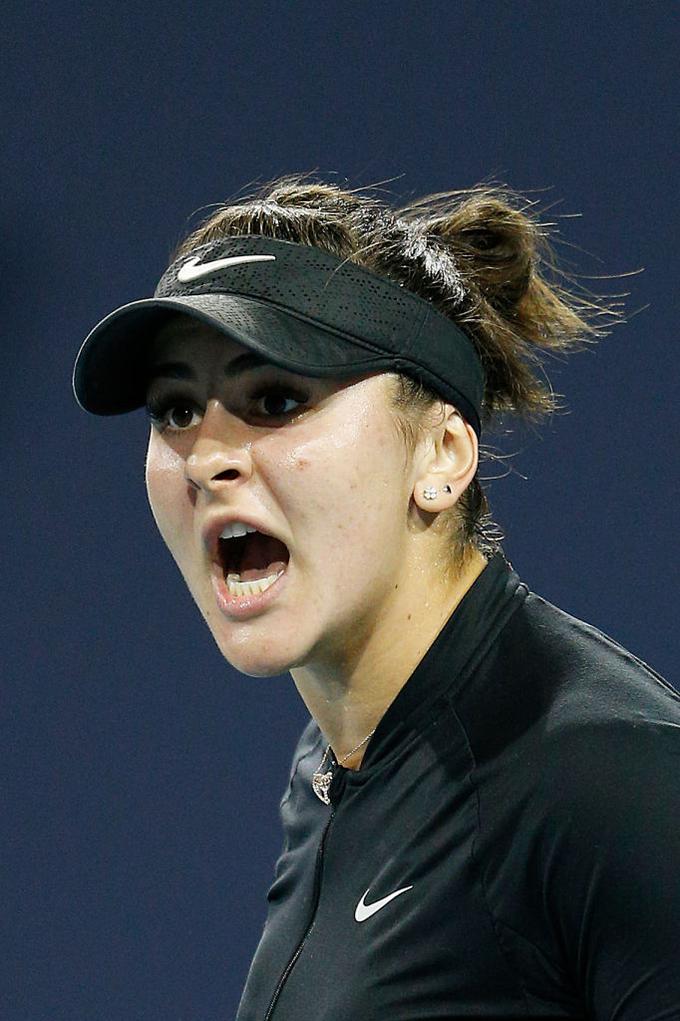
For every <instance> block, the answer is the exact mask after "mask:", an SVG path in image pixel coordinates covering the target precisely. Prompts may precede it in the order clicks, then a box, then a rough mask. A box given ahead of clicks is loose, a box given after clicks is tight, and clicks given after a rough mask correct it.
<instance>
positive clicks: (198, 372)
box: [146, 318, 414, 676]
mask: <svg viewBox="0 0 680 1021" xmlns="http://www.w3.org/2000/svg"><path fill="white" fill-rule="evenodd" d="M246 351H247V349H246V348H245V347H243V346H242V345H240V344H238V343H237V342H236V341H233V340H231V339H229V338H227V337H225V336H223V335H222V334H221V333H219V332H218V331H216V330H213V329H211V328H210V327H207V326H204V325H203V324H200V323H198V322H195V321H193V320H190V319H188V318H178V319H174V320H171V321H169V323H168V324H166V325H165V326H164V327H163V329H162V330H161V331H160V332H159V333H158V335H157V336H156V338H155V339H154V342H153V347H152V356H151V372H150V376H149V386H148V391H147V399H148V400H151V401H152V402H153V403H154V404H155V405H156V406H157V402H158V401H165V399H169V400H168V405H167V409H166V411H165V412H164V414H163V419H164V421H163V422H162V423H161V424H159V425H156V424H152V426H151V433H150V437H149V446H148V452H147V460H146V484H147V491H148V496H149V502H150V504H151V509H152V512H153V516H154V518H155V520H156V523H157V525H158V528H159V530H160V533H161V535H162V537H163V539H164V540H165V543H166V544H167V546H168V549H169V550H170V552H171V554H172V556H173V557H174V559H175V561H176V563H177V566H178V567H179V569H180V571H181V573H182V575H183V577H184V580H185V581H186V584H187V586H188V587H189V590H190V592H191V594H192V596H193V598H194V600H195V602H196V604H197V606H198V608H199V610H200V611H201V614H202V615H203V617H204V619H205V621H206V623H207V624H208V627H209V628H210V630H211V632H212V634H213V637H214V638H215V641H216V642H217V645H218V647H219V648H220V650H221V652H222V653H223V655H224V656H225V658H226V659H227V660H228V661H229V663H231V664H232V665H233V666H234V667H236V669H238V670H239V671H241V672H242V673H245V674H249V675H251V676H273V675H278V674H282V673H285V672H286V671H288V670H290V669H291V668H292V667H295V666H304V665H307V666H312V667H313V666H314V665H315V664H318V665H319V666H321V667H322V668H323V669H328V668H331V669H334V668H337V669H338V670H341V669H342V657H343V655H345V654H346V650H347V649H349V648H350V647H351V646H352V645H353V643H354V642H356V641H358V640H360V639H361V635H362V632H364V631H366V632H368V631H370V629H373V628H374V627H375V626H376V624H379V622H380V621H381V619H382V618H383V616H384V611H385V606H386V605H387V604H388V602H389V598H390V594H391V593H393V592H394V588H395V586H399V585H400V584H402V583H403V584H407V580H408V572H409V571H413V569H414V565H413V561H412V558H411V554H410V548H409V547H410V543H409V530H408V527H407V514H408V507H409V498H410V493H411V489H412V480H411V479H410V478H409V476H408V470H407V471H406V472H405V470H404V450H403V445H402V443H401V441H400V438H399V436H398V433H397V432H396V429H395V425H394V418H393V415H392V413H391V412H390V410H389V407H388V403H387V386H388V381H389V376H388V375H387V374H384V373H372V374H370V375H364V376H361V377H358V378H355V379H353V380H350V381H349V382H348V381H347V380H337V379H331V380H322V379H314V378H312V377H305V376H298V375H297V374H295V373H292V372H289V371H287V370H284V369H279V368H277V367H275V366H271V365H270V366H264V367H263V366H260V367H255V368H250V369H248V370H247V371H245V372H243V373H239V374H238V375H233V374H232V375H228V374H225V372H224V368H225V367H226V366H227V365H228V364H229V363H230V362H232V361H233V359H234V358H236V357H237V356H238V355H242V354H244V353H246ZM167 362H181V363H184V365H185V366H186V367H187V369H188V370H190V372H191V375H192V377H193V378H185V379H177V378H168V376H167V375H166V374H164V373H158V372H157V371H156V370H157V369H158V367H159V366H160V365H161V364H162V363H167ZM282 391H283V392H282ZM225 512H227V513H230V514H232V515H235V516H236V518H240V517H241V516H243V517H244V518H245V519H246V520H248V519H255V520H256V521H257V522H259V523H261V524H262V525H263V527H264V528H265V529H266V530H267V531H269V532H270V533H271V534H273V535H276V536H278V537H280V538H281V539H282V540H283V541H284V542H285V543H286V545H287V546H288V550H289V553H290V559H289V563H288V566H287V569H286V576H285V577H284V578H283V579H282V581H283V582H284V584H279V586H278V594H277V595H276V597H275V598H273V599H272V600H271V601H270V602H269V603H268V604H267V605H266V606H265V607H264V608H263V609H262V610H261V611H259V612H255V613H254V614H251V615H249V616H248V617H246V618H244V619H238V618H236V617H234V616H232V615H230V614H229V613H228V612H225V610H224V609H223V608H220V606H219V605H218V601H217V597H216V593H215V590H214V586H213V582H212V581H211V573H212V572H213V571H214V570H215V565H214V564H213V562H212V560H211V556H210V554H209V552H208V551H207V550H206V548H205V545H204V541H203V529H204V528H205V527H206V523H208V522H213V521H214V520H215V519H216V518H217V517H219V515H221V514H224V513H225Z"/></svg>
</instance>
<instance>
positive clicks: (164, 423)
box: [146, 384, 309, 433]
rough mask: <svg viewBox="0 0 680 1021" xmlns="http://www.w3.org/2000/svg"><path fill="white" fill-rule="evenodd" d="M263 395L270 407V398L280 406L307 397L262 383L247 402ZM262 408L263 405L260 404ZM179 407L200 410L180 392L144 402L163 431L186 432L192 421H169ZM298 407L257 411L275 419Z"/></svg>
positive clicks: (263, 415)
mask: <svg viewBox="0 0 680 1021" xmlns="http://www.w3.org/2000/svg"><path fill="white" fill-rule="evenodd" d="M265 397H268V398H270V401H269V402H268V406H269V407H270V408H271V406H272V400H271V398H273V399H274V400H273V402H274V404H275V405H278V406H279V408H280V407H281V403H282V401H285V400H286V399H287V400H292V401H293V402H294V403H295V404H296V405H301V404H304V403H305V402H306V401H307V400H308V399H309V397H308V395H307V394H303V393H301V392H299V391H297V390H295V389H293V388H292V387H290V386H284V385H281V384H264V385H262V386H260V387H259V388H258V389H256V390H255V391H253V393H251V394H250V396H249V398H248V400H249V402H256V403H257V402H258V401H262V400H263V399H264V398H265ZM262 407H263V408H264V405H263V406H262ZM179 409H181V410H182V411H191V412H192V417H193V412H194V411H200V409H199V406H198V405H197V404H196V403H195V402H194V401H192V400H191V399H190V398H188V397H187V396H186V395H185V394H180V393H176V394H173V393H168V394H164V395H163V396H159V397H150V398H149V399H148V400H147V402H146V413H147V416H148V418H149V420H150V421H151V423H152V425H153V426H154V428H156V429H157V430H158V431H159V432H164V431H165V430H166V429H167V430H169V431H170V432H175V433H180V432H186V431H187V429H189V428H190V427H191V425H192V424H193V422H191V421H189V422H185V423H184V424H183V425H176V424H175V425H173V424H172V423H171V422H170V418H171V412H174V411H176V410H179ZM298 410H299V409H298V408H297V407H296V408H290V409H288V410H277V411H274V412H272V413H271V414H269V413H267V412H266V411H265V412H264V414H263V413H262V411H261V410H260V411H258V412H257V414H259V415H260V417H262V418H263V419H265V420H266V421H276V420H281V419H287V418H290V417H291V416H292V415H293V414H295V413H296V412H297V411H298Z"/></svg>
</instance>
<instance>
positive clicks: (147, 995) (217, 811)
mask: <svg viewBox="0 0 680 1021" xmlns="http://www.w3.org/2000/svg"><path fill="white" fill-rule="evenodd" d="M126 7H127V10H126ZM3 32H4V36H5V40H4V41H5V48H6V52H5V54H4V56H3V67H4V80H3V85H2V103H3V106H4V111H3V126H4V131H3V135H4V145H3V155H2V159H3V161H6V165H5V173H4V175H3V200H4V201H3V212H2V216H3V223H4V226H3V235H2V246H1V247H0V259H1V267H2V268H1V273H2V281H3V286H2V290H1V291H0V303H1V307H2V315H3V341H4V344H3V352H4V359H3V361H4V367H5V390H4V395H3V396H4V399H3V402H2V418H3V441H4V452H5V457H4V460H5V464H6V470H5V473H4V474H5V479H6V485H5V487H4V505H5V508H6V509H7V515H6V525H5V531H6V538H5V542H4V544H3V546H4V553H5V561H6V563H5V569H4V572H3V574H4V577H5V579H7V581H8V585H7V587H6V594H7V599H6V603H5V607H4V611H3V620H4V623H5V639H4V640H3V649H4V651H5V653H6V657H5V660H6V661H5V665H4V668H3V711H2V731H3V733H2V752H3V759H4V765H3V769H2V774H3V778H4V780H3V794H4V802H5V807H4V808H3V813H2V815H3V831H4V832H3V851H2V867H3V894H2V909H1V911H0V926H2V938H3V946H2V955H1V958H2V969H3V976H2V977H3V985H2V992H1V997H2V998H1V1003H0V1017H2V1018H3V1019H10V1021H19V1019H22V1021H23V1019H30V1021H38V1019H40V1021H43V1019H45V1021H48V1019H49V1021H62V1019H63V1021H74V1019H86V1021H90V1019H107V1021H108V1019H120V1021H123V1019H125V1021H134V1019H144V1021H170V1019H173V1021H218V1019H220V1021H229V1019H231V1018H233V1016H234V1013H235V1009H236V1005H237V1002H238V997H239V994H240V990H241V987H242V983H243V979H244V977H245V974H246V970H247V967H248V963H249V960H250V958H251V955H252V953H253V950H254V948H255V945H256V942H257V939H258V936H259V932H260V929H261V925H262V922H263V919H264V914H265V907H266V903H265V895H266V890H267V887H268V883H269V879H270V875H271V872H272V868H273V863H274V860H275V858H276V856H277V854H278V849H279V829H278V817H277V812H278V801H279V798H280V795H281V793H282V791H283V789H284V786H285V783H286V780H287V770H288V762H289V759H290V755H291V751H292V747H293V744H294V742H295V739H296V736H297V733H298V731H299V729H300V728H301V726H302V725H303V723H304V722H305V719H306V712H305V710H304V706H303V705H302V703H301V702H300V701H299V699H298V696H297V694H296V692H295V689H294V687H293V685H292V682H291V681H290V678H288V677H281V678H269V679H264V678H259V679H257V678H248V677H244V676H243V675H240V674H237V673H236V672H235V671H234V670H232V669H231V668H230V667H229V665H228V664H227V663H226V662H225V661H224V660H223V659H222V657H221V656H220V654H219V652H218V649H217V647H216V646H215V645H214V642H213V640H212V638H211V636H210V633H209V631H208V630H207V627H206V625H205V624H204V623H203V621H202V619H201V618H200V616H199V613H198V611H197V609H196V608H195V606H194V604H193V602H192V600H191V597H190V596H189V594H188V592H187V591H186V589H185V587H184V583H183V581H182V578H181V576H180V574H179V572H178V570H177V568H176V567H175V565H174V562H173V561H172V560H171V558H170V555H169V553H168V552H167V551H166V549H165V547H164V545H163V543H162V541H161V539H160V537H159V535H158V534H157V531H156V528H155V525H154V522H153V519H152V517H151V513H150V511H149V509H148V506H147V502H146V495H145V491H144V481H143V462H144V453H145V447H146V439H147V429H146V425H145V420H144V416H143V412H135V413H133V414H132V415H127V416H123V417H116V418H111V419H106V418H96V417H93V416H90V415H87V414H85V413H84V412H82V411H81V410H80V409H79V408H78V406H77V405H76V403H75V400H74V398H73V396H72V393H71V369H72V364H73V359H74V357H75V354H76V352H77V350H78V347H79V346H80V343H81V342H82V340H83V338H84V336H85V334H86V333H87V331H88V330H89V329H90V327H91V326H92V325H93V324H94V323H95V322H96V321H97V320H98V319H99V318H100V317H101V316H102V315H104V314H105V313H106V312H108V311H110V310H111V309H112V308H114V307H115V306H116V305H118V304H121V303H123V302H125V301H128V300H132V299H133V298H136V297H141V296H144V295H146V294H148V293H150V292H151V290H152V288H153V286H154V284H155V281H156V279H157V277H158V276H159V275H160V273H161V272H162V270H163V268H164V267H165V265H166V261H167V257H168V254H169V252H170V250H171V248H172V246H173V245H174V244H175V242H176V241H177V240H178V238H179V237H180V235H181V234H182V233H183V232H184V231H185V229H186V228H187V226H188V223H189V217H190V214H192V213H195V211H196V210H199V209H200V208H201V207H205V206H206V205H208V204H210V203H216V202H219V201H221V200H223V199H225V198H227V197H229V196H232V195H235V194H236V193H237V192H238V191H239V190H240V189H244V188H246V189H247V188H248V187H249V186H252V185H253V184H257V183H258V182H260V181H263V180H266V179H269V178H271V177H273V176H275V175H277V174H281V173H287V172H291V171H305V170H311V169H318V171H319V172H320V173H321V174H324V175H327V178H328V179H329V180H337V181H340V182H345V181H347V182H348V183H349V184H350V186H360V185H368V184H371V183H373V182H378V181H383V180H384V179H387V178H392V179H393V180H392V181H391V182H390V183H388V184H386V185H384V186H383V187H385V188H386V189H388V190H389V192H390V193H391V194H392V195H393V196H394V200H395V201H402V202H403V201H407V200H409V199H411V198H415V197H416V196H419V195H422V194H425V193H427V192H433V191H441V190H445V189H450V188H456V187H462V186H468V185H472V184H474V183H476V182H478V181H480V180H481V179H483V178H489V177H494V178H496V179H501V180H505V181H507V182H508V183H509V184H510V185H511V186H513V187H515V188H518V189H525V190H526V189H537V191H536V192H535V193H534V197H538V198H541V199H542V201H543V202H544V204H546V205H551V204H552V209H551V213H550V215H551V217H552V218H554V217H555V216H558V215H559V216H561V217H563V219H561V220H560V221H559V222H560V224H561V232H562V237H563V239H564V241H565V245H564V246H562V253H563V256H564V257H566V258H567V259H568V261H569V263H570V266H571V268H572V269H573V270H575V271H577V272H580V273H582V274H586V275H588V276H590V277H593V276H597V275H602V274H623V273H633V271H636V270H639V269H641V268H644V272H642V273H639V274H635V273H634V274H633V275H631V276H628V277H625V278H623V279H619V280H613V281H602V280H599V281H598V280H589V281H584V282H585V283H586V284H588V285H589V286H590V287H592V288H594V289H598V288H599V289H600V290H604V291H609V292H610V293H613V292H616V291H619V292H621V291H626V292H628V293H629V295H630V296H629V297H628V298H627V299H626V301H627V306H628V309H629V312H630V318H629V322H628V324H627V325H625V326H622V327H619V328H618V329H617V330H616V331H615V332H614V333H613V335H612V336H611V337H610V338H608V339H606V340H604V341H603V342H601V343H600V344H599V345H598V346H597V347H596V348H594V349H591V350H589V351H587V352H584V353H581V354H577V355H575V356H574V357H573V359H571V360H570V361H569V363H560V362H555V361H553V362H550V363H548V365H547V371H548V374H549V377H550V379H551V382H552V384H553V387H554V388H555V390H557V391H559V392H560V393H563V394H565V395H566V399H567V401H568V404H569V414H565V415H560V416H556V417H555V418H553V420H552V421H551V423H550V424H549V425H547V426H546V427H545V429H543V430H542V431H541V432H540V433H539V432H533V431H525V432H524V433H520V432H514V433H513V434H512V435H509V436H505V437H503V438H502V441H501V440H499V441H498V445H499V446H500V447H501V449H503V450H504V451H505V452H507V453H513V454H514V456H513V457H512V459H511V460H510V461H508V465H509V466H512V472H511V473H510V474H509V475H508V476H507V477H506V478H504V479H499V480H497V481H494V482H492V483H490V486H489V493H490V498H491V502H492V506H493V509H494V511H495V516H496V519H497V520H498V521H499V522H500V524H501V525H502V527H503V528H504V530H505V532H506V534H507V539H506V541H505V550H506V553H507V555H508V556H509V558H510V559H511V561H512V562H513V564H514V566H515V567H516V569H517V570H518V571H519V572H520V574H521V575H522V576H523V577H524V579H525V580H526V581H527V582H528V583H529V585H530V586H531V587H532V588H533V589H534V590H535V591H537V592H539V593H540V594H542V595H543V596H545V597H546V598H548V599H549V600H551V601H552V602H555V603H557V604H558V605H560V606H562V607H564V608H565V609H566V610H568V611H569V612H571V613H573V614H575V615H576V616H578V617H581V618H584V619H586V620H588V621H590V622H591V623H593V624H595V625H596V626H598V627H600V628H601V629H603V630H604V631H606V632H607V633H609V634H610V635H612V636H613V637H615V638H616V639H617V640H619V641H620V642H621V643H622V644H624V645H626V646H627V647H628V648H630V649H631V650H632V651H633V652H634V653H636V654H637V655H638V656H640V657H641V658H642V659H643V660H645V661H646V662H648V663H650V664H651V665H652V666H654V667H655V668H656V669H657V670H658V671H659V672H660V673H662V674H664V675H665V676H666V677H667V678H668V679H669V680H670V681H671V683H673V684H676V686H677V683H678V682H677V674H676V673H675V666H676V663H677V656H678V634H677V629H676V619H677V611H678V589H677V579H676V567H677V544H676V543H677V539H676V531H675V529H676V522H677V511H676V504H677V478H678V476H677V461H678V457H677V437H678V408H677V401H676V394H677V383H678V364H679V361H680V359H679V357H678V348H677V337H676V321H677V311H678V309H677V285H676V276H677V259H676V251H677V245H678V242H677V238H678V210H677V202H676V197H677V193H678V180H677V174H676V167H677V162H678V153H677V151H674V150H673V148H672V140H673V138H674V137H675V138H677V128H678V124H677V119H676V118H677V109H678V107H679V106H680V104H679V102H678V100H679V96H678V81H677V77H676V74H675V71H676V64H677V53H678V52H679V49H680V46H679V44H680V40H679V39H678V6H677V4H676V3H675V2H672V0H669V2H667V3H666V2H662V0H657V2H653V0H649V2H623V0H621V2H616V3H614V2H604V3H598V4H593V3H592V2H591V0H588V2H585V3H582V2H576V0H570V2H554V3H548V4H546V3H543V2H532V0H529V2H523V3H506V2H501V0H491V2H485V3H481V2H480V3H476V2H471V0H463V2H456V0H451V2H450V3H444V2H440V3H437V2H427V0H419V2H418V3H415V2H400V3H397V2H393V3H384V2H375V0H373V2H371V3H352V2H349V3H347V2H346V3H343V4H331V3H323V2H320V0H315V2H288V3H283V2H281V3H278V4H277V3H264V2H261V0H254V2H253V0H251V2H249V3H246V4H241V3H229V2H224V0H220V2H219V3H216V2H210V0H206V2H203V3H200V4H193V3H192V4H190V3H187V2H176V3H174V4H171V5H167V4H159V3H157V2H155V0H148V2H146V3H145V4H144V5H143V6H141V7H140V6H139V5H132V4H129V5H125V4H120V3H116V4H113V3H102V4H98V5H96V6H90V5H84V4H76V3H66V2H63V0H52V2H51V3H49V4H48V3H43V4H37V3H27V4H25V5H21V8H19V5H15V10H14V13H11V12H10V13H6V14H4V15H3ZM195 219H196V217H194V220H195ZM192 222H194V221H192ZM567 243H568V244H567ZM497 473H498V472H497V470H496V471H494V470H493V469H488V470H487V474H497Z"/></svg>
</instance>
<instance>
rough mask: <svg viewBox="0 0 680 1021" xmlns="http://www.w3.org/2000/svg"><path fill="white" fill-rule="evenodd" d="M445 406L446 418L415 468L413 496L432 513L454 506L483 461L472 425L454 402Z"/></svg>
mask: <svg viewBox="0 0 680 1021" xmlns="http://www.w3.org/2000/svg"><path fill="white" fill-rule="evenodd" d="M440 407H441V405H440ZM443 409H444V416H443V421H442V420H441V419H439V420H438V422H437V424H436V425H435V426H433V428H432V430H431V432H430V435H429V437H428V439H427V441H426V443H425V449H424V451H423V453H422V454H421V455H420V459H419V463H418V462H417V463H416V468H415V470H416V472H417V477H416V479H415V481H414V488H413V499H414V500H415V502H416V504H417V506H418V507H420V509H421V510H424V511H428V512H429V513H430V514H432V513H437V512H438V511H443V510H448V509H449V508H450V507H453V505H454V504H455V503H456V502H457V501H458V499H459V498H460V496H461V494H462V493H463V492H464V491H465V490H466V489H467V487H468V486H469V485H470V483H471V482H472V480H473V478H474V477H475V472H476V471H477V464H478V461H479V443H478V440H477V434H476V432H475V431H474V429H473V428H472V426H471V425H470V424H469V422H466V421H465V419H464V418H463V416H462V415H461V413H460V412H459V411H458V410H457V409H456V408H454V407H452V405H450V404H445V405H443ZM426 494H427V495H426Z"/></svg>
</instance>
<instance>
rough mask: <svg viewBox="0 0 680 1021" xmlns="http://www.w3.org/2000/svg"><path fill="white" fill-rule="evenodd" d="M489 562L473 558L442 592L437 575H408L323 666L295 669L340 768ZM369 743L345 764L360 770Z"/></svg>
mask: <svg viewBox="0 0 680 1021" xmlns="http://www.w3.org/2000/svg"><path fill="white" fill-rule="evenodd" d="M486 564H487V561H486V559H485V558H484V557H483V556H482V554H481V553H478V552H476V551H475V552H474V553H473V554H472V555H471V556H470V557H469V558H468V560H467V561H466V563H465V565H464V567H463V568H462V569H461V572H460V573H459V575H458V576H457V577H456V578H455V579H454V580H453V581H449V582H448V584H447V583H445V582H444V581H440V580H439V578H440V576H441V575H442V573H443V572H441V571H438V570H437V571H435V572H434V573H435V574H436V577H437V583H433V581H432V580H431V579H432V577H433V571H432V570H427V571H426V570H420V571H417V572H414V574H413V576H412V577H411V578H410V580H409V582H408V583H402V584H400V585H399V586H398V587H397V586H395V589H394V592H393V593H391V594H390V597H389V599H387V600H386V601H385V603H384V605H382V606H381V607H380V610H379V611H378V612H377V613H376V614H374V615H373V616H372V617H371V619H370V620H365V621H361V622H360V621H356V622H354V623H353V628H352V633H351V634H350V635H347V634H345V635H342V636H340V635H338V636H337V637H336V640H335V642H334V645H333V647H332V648H330V649H326V651H325V654H324V656H323V658H321V657H319V658H318V659H316V660H315V661H314V662H311V663H308V664H305V665H304V666H301V667H295V668H294V669H292V670H291V671H290V673H291V676H292V678H293V681H294V682H295V685H296V687H297V689H298V691H299V693H300V696H301V697H302V699H303V701H304V702H305V705H306V706H307V709H308V710H309V712H310V714H311V715H312V716H313V717H314V719H315V720H316V722H317V723H318V725H319V727H320V728H321V730H322V732H323V733H324V735H325V736H326V738H327V741H328V743H329V744H330V745H331V748H332V749H333V753H334V754H335V757H336V759H338V760H340V759H341V758H343V756H346V755H347V754H348V752H350V751H352V749H354V748H355V747H356V746H357V745H359V744H360V742H364V738H366V737H367V735H368V734H370V732H371V731H372V730H373V729H374V728H375V727H377V725H378V723H379V722H380V720H381V719H382V717H383V715H384V714H385V711H386V710H387V708H388V706H389V705H390V704H391V703H392V702H393V701H394V699H395V698H396V696H397V695H398V694H399V692H400V691H401V689H402V688H403V686H404V685H405V684H406V682H407V680H408V679H409V677H410V676H411V674H412V673H413V671H414V670H415V668H416V667H417V665H418V663H419V662H420V660H421V659H422V658H423V656H424V655H425V653H426V652H427V650H428V649H429V648H430V646H431V645H432V643H433V642H434V640H435V639H436V637H437V635H438V634H439V632H440V631H441V630H442V628H443V627H444V625H445V624H446V622H447V620H448V619H449V617H450V616H451V614H452V613H453V611H454V610H455V608H456V607H457V606H458V604H459V603H460V601H461V599H462V598H463V596H464V595H465V593H466V592H467V591H468V589H469V588H470V587H471V585H472V584H473V583H474V581H475V580H476V579H477V578H478V577H479V575H480V574H481V573H482V571H483V570H484V568H485V567H486ZM368 743H369V742H368V741H365V742H364V743H362V744H361V746H360V747H359V748H357V750H356V751H355V752H353V753H352V755H350V756H348V758H346V759H345V761H344V762H343V766H344V767H345V768H346V769H358V768H359V767H360V765H361V762H362V760H363V757H364V754H365V752H366V748H367V746H368Z"/></svg>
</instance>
